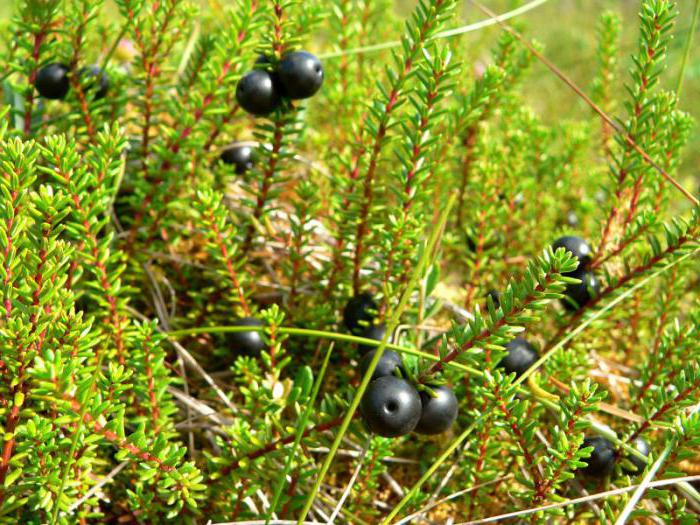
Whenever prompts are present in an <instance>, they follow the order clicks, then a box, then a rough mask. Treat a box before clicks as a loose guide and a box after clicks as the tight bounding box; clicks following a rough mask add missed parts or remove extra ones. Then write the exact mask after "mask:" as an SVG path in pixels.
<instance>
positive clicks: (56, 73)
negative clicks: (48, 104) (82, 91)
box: [34, 63, 70, 100]
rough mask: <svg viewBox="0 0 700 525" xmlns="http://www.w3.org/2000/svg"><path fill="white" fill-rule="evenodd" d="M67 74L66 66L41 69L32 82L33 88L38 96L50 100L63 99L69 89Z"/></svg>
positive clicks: (55, 64) (56, 64)
mask: <svg viewBox="0 0 700 525" xmlns="http://www.w3.org/2000/svg"><path fill="white" fill-rule="evenodd" d="M69 72H70V70H69V69H68V66H65V65H63V64H58V63H54V64H48V65H46V66H44V67H42V68H41V69H40V70H39V72H38V73H37V75H36V80H35V81H34V86H35V87H36V90H37V91H38V92H39V95H41V96H42V97H44V98H48V99H52V100H60V99H63V98H65V97H66V95H67V94H68V90H69V89H70V82H69V81H68V74H69Z"/></svg>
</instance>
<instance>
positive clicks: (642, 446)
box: [623, 437, 649, 476]
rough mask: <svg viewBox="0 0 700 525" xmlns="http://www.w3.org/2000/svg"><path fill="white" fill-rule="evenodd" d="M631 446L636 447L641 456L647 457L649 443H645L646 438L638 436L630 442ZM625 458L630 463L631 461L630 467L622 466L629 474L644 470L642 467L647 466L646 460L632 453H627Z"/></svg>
mask: <svg viewBox="0 0 700 525" xmlns="http://www.w3.org/2000/svg"><path fill="white" fill-rule="evenodd" d="M632 447H634V448H636V449H637V450H638V451H639V452H641V454H642V455H643V456H645V457H649V443H647V440H646V439H644V438H642V437H638V438H637V439H635V440H634V442H633V443H632ZM627 460H628V461H629V462H630V463H632V467H631V468H624V469H623V471H624V473H625V474H629V475H630V476H633V475H635V474H640V473H642V472H644V469H645V468H646V466H647V463H646V461H644V460H643V459H642V458H638V457H637V456H634V455H632V454H628V455H627Z"/></svg>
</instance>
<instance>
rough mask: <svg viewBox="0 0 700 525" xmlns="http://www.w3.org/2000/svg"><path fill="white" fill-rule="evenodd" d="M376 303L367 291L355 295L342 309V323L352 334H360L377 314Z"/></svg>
mask: <svg viewBox="0 0 700 525" xmlns="http://www.w3.org/2000/svg"><path fill="white" fill-rule="evenodd" d="M377 308H378V307H377V303H376V302H374V299H373V298H372V296H371V295H370V294H368V293H361V294H360V295H356V296H355V297H353V298H352V299H350V300H349V301H348V303H347V304H346V305H345V309H344V310H343V324H344V325H345V328H347V329H348V330H349V331H350V332H351V333H353V334H360V333H361V332H362V330H365V329H366V328H367V327H369V326H370V325H371V324H372V321H374V318H375V317H376V315H377Z"/></svg>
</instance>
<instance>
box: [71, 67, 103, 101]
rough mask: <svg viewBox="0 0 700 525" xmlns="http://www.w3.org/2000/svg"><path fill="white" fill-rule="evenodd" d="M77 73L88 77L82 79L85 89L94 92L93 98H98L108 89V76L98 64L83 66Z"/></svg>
mask: <svg viewBox="0 0 700 525" xmlns="http://www.w3.org/2000/svg"><path fill="white" fill-rule="evenodd" d="M78 75H79V76H81V77H83V76H87V77H88V78H87V79H86V80H84V86H85V88H84V89H85V91H90V92H94V95H93V100H100V99H101V98H104V97H105V96H106V95H107V91H109V77H108V76H107V73H105V71H103V70H102V68H100V67H99V66H90V67H84V68H82V69H80V71H78Z"/></svg>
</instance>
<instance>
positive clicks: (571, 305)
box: [552, 236, 600, 311]
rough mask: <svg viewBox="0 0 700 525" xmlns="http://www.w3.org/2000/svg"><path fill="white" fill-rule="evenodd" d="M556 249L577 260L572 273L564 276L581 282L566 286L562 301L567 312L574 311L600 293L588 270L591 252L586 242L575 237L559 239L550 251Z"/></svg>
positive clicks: (594, 278)
mask: <svg viewBox="0 0 700 525" xmlns="http://www.w3.org/2000/svg"><path fill="white" fill-rule="evenodd" d="M557 248H564V249H565V250H566V251H568V252H571V254H572V255H575V256H576V258H578V267H577V268H576V269H575V270H574V271H573V272H569V273H566V274H564V275H566V276H567V277H574V278H575V279H579V280H580V281H581V282H580V283H578V284H570V285H568V286H567V287H566V290H565V291H564V294H565V295H566V299H564V300H563V301H562V304H563V305H564V307H565V308H566V309H567V310H569V311H575V310H578V309H579V308H581V307H582V306H585V305H586V304H588V302H589V301H590V300H591V299H592V298H593V297H595V296H596V295H598V294H599V293H600V281H599V280H598V277H596V275H595V274H594V273H593V272H592V271H591V270H590V265H591V259H592V256H593V251H592V250H591V247H590V245H589V244H588V243H587V242H586V241H584V240H583V239H581V237H575V236H565V237H560V238H559V239H557V240H556V241H554V244H552V249H554V250H556V249H557Z"/></svg>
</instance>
